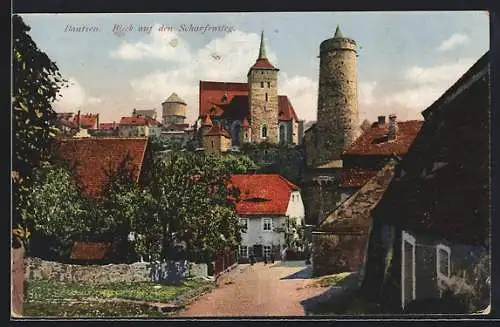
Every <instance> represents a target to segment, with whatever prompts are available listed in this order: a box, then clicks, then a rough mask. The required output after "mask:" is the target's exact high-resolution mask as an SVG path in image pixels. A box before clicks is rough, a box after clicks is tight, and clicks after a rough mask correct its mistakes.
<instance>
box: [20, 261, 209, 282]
mask: <svg viewBox="0 0 500 327" xmlns="http://www.w3.org/2000/svg"><path fill="white" fill-rule="evenodd" d="M25 265H26V269H25V278H26V280H46V279H50V280H58V281H62V282H87V283H94V284H105V283H115V282H122V283H130V282H148V281H152V282H158V283H163V282H165V283H169V282H176V281H180V280H182V279H185V278H187V277H207V274H208V269H207V265H206V264H195V263H189V262H187V261H181V262H172V261H169V262H163V263H146V262H137V263H133V264H109V265H74V264H64V263H59V262H53V261H45V260H41V259H39V258H26V259H25Z"/></svg>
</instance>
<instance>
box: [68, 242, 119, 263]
mask: <svg viewBox="0 0 500 327" xmlns="http://www.w3.org/2000/svg"><path fill="white" fill-rule="evenodd" d="M110 248H111V243H93V242H75V244H74V245H73V248H72V250H71V255H70V257H69V258H70V259H73V260H103V259H105V258H106V254H107V252H108V251H109V250H110Z"/></svg>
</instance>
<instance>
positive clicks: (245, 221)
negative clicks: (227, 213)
mask: <svg viewBox="0 0 500 327" xmlns="http://www.w3.org/2000/svg"><path fill="white" fill-rule="evenodd" d="M240 226H241V227H243V228H244V229H248V219H246V218H240Z"/></svg>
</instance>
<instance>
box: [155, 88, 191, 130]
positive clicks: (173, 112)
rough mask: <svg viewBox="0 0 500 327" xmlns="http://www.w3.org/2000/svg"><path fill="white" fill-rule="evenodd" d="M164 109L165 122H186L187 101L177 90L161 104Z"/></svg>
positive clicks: (166, 123) (167, 123)
mask: <svg viewBox="0 0 500 327" xmlns="http://www.w3.org/2000/svg"><path fill="white" fill-rule="evenodd" d="M161 106H162V109H163V115H162V118H163V124H164V125H170V124H184V120H185V119H186V106H187V104H186V101H184V100H182V99H181V98H180V97H179V96H178V95H177V94H176V93H175V92H174V93H172V94H171V95H170V96H169V97H168V98H167V100H165V102H163V103H162V104H161Z"/></svg>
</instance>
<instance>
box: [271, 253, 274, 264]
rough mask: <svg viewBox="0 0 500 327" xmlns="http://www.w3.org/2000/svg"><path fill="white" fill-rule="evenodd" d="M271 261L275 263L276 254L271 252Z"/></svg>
mask: <svg viewBox="0 0 500 327" xmlns="http://www.w3.org/2000/svg"><path fill="white" fill-rule="evenodd" d="M271 263H274V255H273V254H272V253H271Z"/></svg>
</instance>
